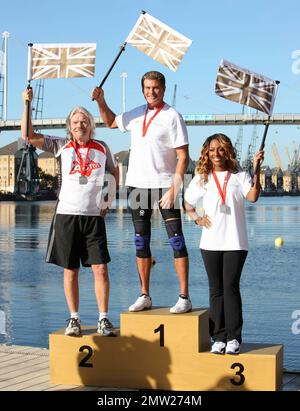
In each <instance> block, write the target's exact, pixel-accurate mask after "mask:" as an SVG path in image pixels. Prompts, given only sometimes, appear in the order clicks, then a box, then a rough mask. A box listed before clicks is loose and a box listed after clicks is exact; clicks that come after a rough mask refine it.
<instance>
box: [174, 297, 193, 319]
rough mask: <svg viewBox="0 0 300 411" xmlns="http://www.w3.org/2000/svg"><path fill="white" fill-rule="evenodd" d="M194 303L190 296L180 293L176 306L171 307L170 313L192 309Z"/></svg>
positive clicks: (185, 311)
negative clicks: (184, 296) (183, 295)
mask: <svg viewBox="0 0 300 411" xmlns="http://www.w3.org/2000/svg"><path fill="white" fill-rule="evenodd" d="M191 309H192V303H191V300H190V299H189V297H187V298H182V296H181V294H180V295H179V298H178V301H177V303H176V304H175V305H174V307H172V308H170V313H172V314H183V313H187V312H189V311H191Z"/></svg>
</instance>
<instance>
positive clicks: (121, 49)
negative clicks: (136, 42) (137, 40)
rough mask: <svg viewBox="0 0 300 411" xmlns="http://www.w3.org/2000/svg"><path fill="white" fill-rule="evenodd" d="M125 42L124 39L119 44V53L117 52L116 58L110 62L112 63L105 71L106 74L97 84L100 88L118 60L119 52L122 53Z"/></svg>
mask: <svg viewBox="0 0 300 411" xmlns="http://www.w3.org/2000/svg"><path fill="white" fill-rule="evenodd" d="M126 44H127V43H126V41H125V43H123V44H122V45H121V47H120V51H119V53H118V54H117V56H116V58H115V59H114V61H113V62H112V65H111V66H110V68H109V69H108V71H107V73H106V75H105V76H104V78H103V80H102V81H101V83H100V84H99V87H100V88H101V87H102V86H103V84H104V83H105V81H106V79H107V77H108V76H109V75H110V72H111V71H112V69H113V68H114V66H115V64H116V62H117V61H118V60H119V58H120V56H121V54H122V53H123V51H124V50H125V47H126Z"/></svg>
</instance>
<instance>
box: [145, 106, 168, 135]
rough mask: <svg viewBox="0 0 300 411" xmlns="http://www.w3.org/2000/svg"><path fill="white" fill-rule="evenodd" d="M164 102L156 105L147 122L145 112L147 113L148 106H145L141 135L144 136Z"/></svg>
mask: <svg viewBox="0 0 300 411" xmlns="http://www.w3.org/2000/svg"><path fill="white" fill-rule="evenodd" d="M164 105H165V103H163V104H162V105H161V106H160V107H158V108H157V109H156V111H155V113H154V114H153V116H152V117H151V118H150V119H149V121H148V123H147V122H146V118H147V114H148V110H149V107H148V106H147V108H146V111H145V115H144V122H143V137H145V135H146V133H147V130H148V127H149V126H150V124H151V123H152V121H153V120H154V118H155V117H156V116H157V114H158V113H159V112H160V111H161V110H162V109H163V108H164Z"/></svg>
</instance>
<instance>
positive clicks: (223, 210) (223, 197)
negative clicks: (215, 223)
mask: <svg viewBox="0 0 300 411" xmlns="http://www.w3.org/2000/svg"><path fill="white" fill-rule="evenodd" d="M212 175H213V177H214V180H215V183H216V186H217V188H218V191H219V194H220V197H221V205H220V213H223V214H230V208H229V207H227V206H226V204H225V200H226V188H227V183H228V180H229V177H230V172H229V171H228V172H227V174H226V177H225V179H224V184H223V190H222V188H221V186H220V183H219V180H218V177H217V174H216V173H215V171H214V170H213V172H212Z"/></svg>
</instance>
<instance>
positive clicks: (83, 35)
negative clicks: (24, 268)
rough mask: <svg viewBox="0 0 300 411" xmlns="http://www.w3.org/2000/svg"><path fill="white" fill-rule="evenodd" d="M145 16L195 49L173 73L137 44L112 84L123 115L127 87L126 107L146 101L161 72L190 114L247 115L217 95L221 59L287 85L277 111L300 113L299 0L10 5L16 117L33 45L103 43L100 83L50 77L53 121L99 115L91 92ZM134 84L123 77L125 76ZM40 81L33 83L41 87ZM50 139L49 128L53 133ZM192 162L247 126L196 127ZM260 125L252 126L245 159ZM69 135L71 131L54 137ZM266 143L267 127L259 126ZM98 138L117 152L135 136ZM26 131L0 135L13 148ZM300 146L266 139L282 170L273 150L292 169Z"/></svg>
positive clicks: (11, 98)
mask: <svg viewBox="0 0 300 411" xmlns="http://www.w3.org/2000/svg"><path fill="white" fill-rule="evenodd" d="M141 10H145V11H146V12H148V13H149V14H151V15H152V16H153V17H155V18H157V19H158V20H160V21H162V22H163V23H165V24H167V25H169V26H170V27H172V28H173V29H175V30H176V31H178V32H179V33H181V34H183V35H185V36H186V37H188V38H190V39H191V40H192V41H193V43H192V45H191V47H190V48H189V50H188V51H187V53H186V55H185V56H184V58H183V60H182V62H181V64H180V67H179V69H178V70H177V71H176V72H173V71H171V70H169V69H168V68H166V67H165V66H162V65H161V64H159V63H158V62H156V61H154V60H152V59H151V58H150V57H148V56H146V55H145V54H143V53H141V52H140V51H139V50H137V49H135V48H134V47H132V46H130V45H127V47H126V50H125V52H124V53H122V55H121V57H120V59H119V60H118V62H117V64H116V66H115V67H114V69H113V71H112V73H111V74H110V76H109V77H108V79H107V81H106V83H105V84H104V87H103V88H104V91H105V96H106V99H107V102H108V104H109V106H110V107H111V109H112V110H113V111H114V112H115V113H116V114H119V113H120V112H122V107H123V105H122V104H123V96H124V95H123V90H124V88H123V86H124V85H125V86H126V93H125V98H126V109H127V110H129V109H132V108H134V107H136V106H138V105H141V104H143V103H144V97H143V95H142V92H141V87H140V78H141V77H142V75H143V74H144V73H145V72H146V71H149V70H158V71H161V72H162V73H163V74H164V75H165V76H166V80H167V89H166V94H165V100H166V101H167V102H168V103H169V104H171V103H172V100H173V94H174V88H175V85H176V86H177V92H176V109H177V110H178V111H179V112H180V113H181V114H226V113H228V114H233V113H241V111H242V106H241V105H239V104H237V103H234V102H231V101H229V100H226V99H223V98H221V97H219V96H217V95H216V94H215V93H214V88H215V80H216V75H217V71H218V67H219V63H220V60H221V59H222V58H223V59H226V60H229V61H230V62H232V63H234V64H236V65H238V66H241V67H244V68H247V69H249V70H252V71H254V72H256V73H259V74H263V75H265V76H267V77H270V78H272V79H274V80H280V86H279V89H278V93H277V98H276V102H275V106H274V111H273V112H274V113H300V108H299V102H300V29H299V19H300V1H299V0H284V1H283V0H277V1H276V2H274V0H252V1H249V2H246V3H245V2H244V3H243V4H242V3H241V2H240V0H211V1H206V0H186V1H179V0H151V1H150V0H113V1H111V2H107V0H105V1H103V0H90V1H89V2H87V3H85V2H83V1H82V0H81V1H78V0H72V1H69V0H65V1H61V0H59V1H58V0H52V1H48V0H45V1H43V2H41V1H40V0H27V1H26V2H25V1H24V0H10V1H8V2H3V4H2V6H1V12H0V31H1V33H3V32H4V31H8V32H9V33H10V37H9V40H8V104H7V118H8V119H19V118H20V117H21V114H22V99H21V93H22V90H23V89H24V88H25V87H26V77H27V44H28V43H30V42H32V43H94V42H95V43H97V57H96V73H95V77H94V78H90V79H89V78H78V79H48V80H45V89H44V106H43V118H65V117H66V116H67V115H68V113H69V112H70V110H71V109H72V108H73V107H74V106H77V105H81V106H84V107H86V108H87V109H88V110H89V111H90V112H91V113H92V114H93V115H95V116H98V115H99V113H98V109H97V105H96V103H95V102H92V101H91V99H90V92H91V90H92V89H93V87H94V86H96V85H98V84H99V83H100V82H101V80H102V78H103V77H104V75H105V74H106V72H107V70H108V68H109V67H110V65H111V63H112V62H113V60H114V58H115V57H116V55H117V53H118V51H119V48H120V46H121V44H123V43H124V41H125V39H126V37H127V35H128V34H129V32H130V31H131V29H132V27H133V26H134V24H135V23H136V21H137V19H138V17H139V16H140V13H141ZM124 72H125V73H127V78H126V80H125V83H124V80H123V79H122V78H121V74H122V73H124ZM35 85H36V81H33V82H32V86H33V88H34V87H35ZM43 132H45V131H43ZM188 132H189V140H190V156H191V158H192V159H198V157H199V152H200V148H201V146H202V143H203V141H204V140H205V139H206V137H208V136H209V135H211V134H213V133H215V132H223V133H225V134H227V135H228V136H229V137H230V138H231V139H232V141H233V143H234V142H235V140H236V138H237V134H238V127H237V126H235V127H231V126H218V127H214V126H203V127H189V128H188ZM252 132H253V126H244V127H243V154H242V158H244V157H245V155H246V152H247V148H248V144H249V143H250V139H251V136H252ZM47 133H51V134H54V135H62V136H63V135H65V132H64V130H53V131H51V132H47ZM257 133H258V141H257V146H259V144H260V141H261V138H262V135H263V126H257ZM96 136H97V138H99V139H102V140H104V141H106V142H107V143H108V144H109V146H110V147H111V149H112V150H113V152H115V153H116V152H118V151H121V150H127V149H128V148H129V145H130V136H129V134H128V133H126V134H123V133H120V132H119V131H118V130H109V129H104V128H100V129H97V133H96ZM18 137H19V133H18V132H16V131H14V132H2V133H0V147H3V146H4V145H6V144H9V143H11V142H12V141H14V140H16V139H17V138H18ZM293 142H295V143H296V145H297V146H298V145H299V144H300V127H297V126H270V127H269V131H268V136H267V140H266V149H265V154H266V155H265V164H268V165H270V166H274V165H275V163H274V158H273V155H272V151H271V144H272V143H275V144H276V146H277V149H278V152H279V155H280V157H281V161H282V165H283V168H286V167H287V156H286V153H285V151H286V149H285V148H286V147H287V148H288V150H289V153H290V156H291V157H292V155H293V150H294V145H293Z"/></svg>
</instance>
